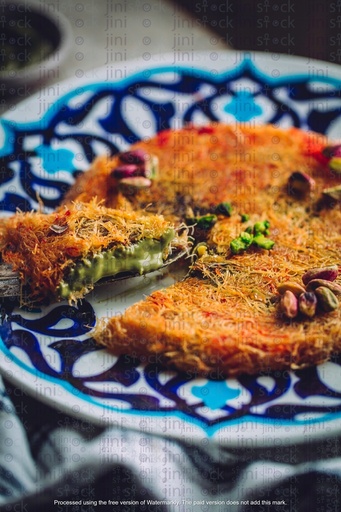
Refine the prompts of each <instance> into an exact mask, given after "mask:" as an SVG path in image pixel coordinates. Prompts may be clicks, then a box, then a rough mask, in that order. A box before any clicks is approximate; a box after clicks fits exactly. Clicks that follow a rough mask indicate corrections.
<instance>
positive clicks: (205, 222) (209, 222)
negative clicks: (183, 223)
mask: <svg viewBox="0 0 341 512" xmlns="http://www.w3.org/2000/svg"><path fill="white" fill-rule="evenodd" d="M217 220H218V219H217V216H216V215H214V214H207V215H203V216H202V217H199V218H197V219H196V224H197V227H198V228H199V229H211V227H212V226H214V224H215V223H216V222H217Z"/></svg>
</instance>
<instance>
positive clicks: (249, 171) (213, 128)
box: [65, 123, 334, 222]
mask: <svg viewBox="0 0 341 512" xmlns="http://www.w3.org/2000/svg"><path fill="white" fill-rule="evenodd" d="M327 144H328V141H327V139H326V137H325V136H323V135H321V134H317V133H312V132H305V131H303V130H300V129H297V128H289V129H283V128H278V127H275V126H273V125H265V126H254V125H252V124H250V125H249V124H242V123H239V124H238V123H237V124H230V125H225V124H222V123H215V124H211V125H208V126H201V127H196V126H187V127H185V128H182V129H178V130H164V131H162V132H160V133H158V134H157V135H155V136H154V137H151V138H150V139H147V140H143V141H140V142H138V143H136V144H134V145H132V146H131V148H130V149H129V150H128V151H124V152H121V153H118V154H116V155H114V156H105V155H103V156H99V157H98V158H96V159H95V160H94V162H93V164H92V165H91V167H90V168H89V169H88V170H87V171H86V172H84V173H83V174H81V175H79V177H78V178H77V180H76V182H75V184H74V185H73V186H72V187H71V189H70V190H69V192H68V193H67V195H66V198H65V201H66V202H72V201H74V200H81V201H89V200H90V199H91V198H93V197H94V196H96V197H97V198H98V199H100V200H103V201H104V203H105V205H106V206H109V207H113V208H122V209H126V210H129V209H133V210H135V211H136V210H139V209H141V208H142V209H144V208H148V211H153V212H155V213H161V214H163V215H164V216H166V217H173V216H174V217H176V218H177V219H180V222H181V221H182V220H183V219H184V218H185V217H187V216H191V215H193V214H194V215H195V216H197V215H200V214H202V213H206V212H207V211H208V210H213V209H214V208H215V207H216V206H217V205H218V204H220V203H222V202H225V201H229V202H230V203H232V204H233V206H234V208H235V209H238V211H241V212H245V213H257V214H259V215H260V214H262V212H263V211H264V210H265V208H268V207H269V205H272V204H273V203H274V202H275V201H276V198H277V196H278V195H279V194H281V192H282V189H281V187H282V186H283V184H285V183H286V182H287V181H288V180H289V178H290V176H291V175H292V174H293V173H294V172H296V171H298V172H300V173H303V174H307V173H308V174H310V175H311V177H312V178H313V179H317V181H318V180H319V176H320V171H321V160H324V161H326V158H325V157H324V156H323V155H322V150H323V148H325V147H326V146H327ZM322 179H323V180H327V181H328V180H329V184H328V185H327V184H326V183H325V182H324V186H330V187H332V186H333V185H334V180H333V177H332V176H331V175H327V174H326V173H324V176H323V177H322ZM296 181H299V178H298V180H296ZM320 185H321V182H317V183H316V188H317V189H318V188H319V186H320ZM295 186H296V182H295V184H294V187H293V190H296V189H295ZM303 186H304V184H303ZM259 191H266V193H267V204H266V205H263V204H261V203H260V202H259V201H257V194H258V192H259Z"/></svg>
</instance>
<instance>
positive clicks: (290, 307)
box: [280, 290, 298, 318]
mask: <svg viewBox="0 0 341 512" xmlns="http://www.w3.org/2000/svg"><path fill="white" fill-rule="evenodd" d="M280 306H281V309H282V311H283V313H284V314H285V316H286V317H287V318H295V316H296V315H297V313H298V300H297V297H295V295H294V294H293V293H292V292H291V291H290V290H287V291H286V292H285V293H284V294H283V295H282V296H281V300H280Z"/></svg>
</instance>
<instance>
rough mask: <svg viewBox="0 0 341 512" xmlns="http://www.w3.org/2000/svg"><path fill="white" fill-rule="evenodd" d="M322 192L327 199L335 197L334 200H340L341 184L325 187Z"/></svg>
mask: <svg viewBox="0 0 341 512" xmlns="http://www.w3.org/2000/svg"><path fill="white" fill-rule="evenodd" d="M322 194H323V195H324V196H325V197H326V198H328V199H335V201H341V185H336V186H335V187H330V188H325V189H324V190H323V191H322Z"/></svg>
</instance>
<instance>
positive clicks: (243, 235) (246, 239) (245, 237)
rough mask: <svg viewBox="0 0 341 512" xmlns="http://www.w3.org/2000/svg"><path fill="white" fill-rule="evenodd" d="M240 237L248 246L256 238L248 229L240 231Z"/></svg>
mask: <svg viewBox="0 0 341 512" xmlns="http://www.w3.org/2000/svg"><path fill="white" fill-rule="evenodd" d="M239 238H240V239H241V241H242V242H243V243H244V244H245V246H246V247H249V246H250V245H251V244H252V242H253V240H254V238H253V236H252V235H251V234H250V233H248V232H247V231H243V232H242V233H240V235H239Z"/></svg>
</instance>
